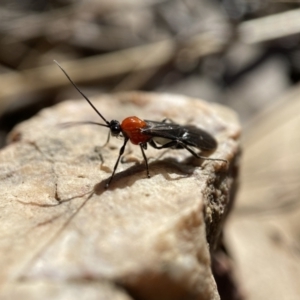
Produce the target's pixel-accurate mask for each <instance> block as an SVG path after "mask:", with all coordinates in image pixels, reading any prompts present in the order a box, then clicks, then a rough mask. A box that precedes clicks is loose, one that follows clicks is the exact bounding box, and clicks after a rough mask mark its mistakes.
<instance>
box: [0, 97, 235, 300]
mask: <svg viewBox="0 0 300 300" xmlns="http://www.w3.org/2000/svg"><path fill="white" fill-rule="evenodd" d="M93 103H94V104H95V106H96V107H98V109H99V110H100V111H101V113H102V114H103V115H104V116H105V117H106V118H107V119H108V120H111V119H117V120H122V119H123V118H124V117H127V116H131V115H137V116H138V117H140V118H142V119H150V120H162V119H163V118H166V117H167V118H171V119H173V120H174V121H176V122H178V123H180V124H186V123H189V124H197V126H200V127H202V128H204V129H206V130H207V131H208V132H210V133H211V134H213V135H214V136H215V137H216V138H217V140H218V142H219V146H218V148H217V150H216V151H215V152H214V153H213V154H212V155H211V157H215V158H222V159H227V160H228V164H227V165H226V164H225V163H222V162H220V161H208V160H205V161H203V160H198V159H195V158H194V157H192V156H191V154H190V153H189V152H187V151H185V150H168V151H162V150H155V149H152V148H151V147H149V149H148V150H147V151H146V154H147V156H148V158H149V163H150V164H149V167H150V173H151V178H150V179H148V178H146V172H145V166H144V163H143V159H142V156H141V153H140V149H139V147H137V146H134V145H129V147H128V148H127V150H126V153H127V154H126V155H125V158H124V163H121V164H120V165H119V168H118V170H117V175H116V176H115V178H114V180H113V182H112V184H111V186H110V188H109V189H108V190H105V189H104V185H105V183H106V180H107V178H109V176H110V174H111V171H112V168H113V166H114V163H115V161H116V158H117V156H118V153H119V148H120V146H121V145H122V141H121V140H118V139H116V138H111V140H110V143H109V145H108V146H106V147H104V148H101V147H99V146H101V145H103V144H104V143H105V141H106V139H107V131H108V129H107V128H104V127H97V126H91V125H84V126H75V127H69V128H62V126H61V125H59V124H61V123H63V122H69V121H82V120H89V121H96V122H100V121H101V120H99V117H98V116H97V115H96V114H95V112H94V111H93V110H92V109H91V107H90V106H89V105H88V104H87V103H86V102H85V101H78V102H75V101H69V102H65V103H62V104H59V105H57V106H56V107H53V108H50V109H45V110H43V111H41V112H40V113H39V114H38V115H37V116H36V117H34V118H32V119H31V120H29V121H26V122H24V123H22V124H20V125H19V126H17V127H16V128H15V129H14V130H13V131H12V133H11V135H10V141H9V144H8V146H7V147H6V148H5V149H3V150H2V151H1V153H0V176H1V181H0V184H1V189H0V192H1V198H0V199H1V200H0V201H1V202H0V205H1V227H0V266H1V268H0V270H1V271H0V284H1V286H0V288H1V289H0V296H3V297H4V298H19V297H18V296H19V295H20V294H22V299H50V298H51V299H53V298H55V299H74V298H76V295H79V294H80V295H86V297H87V298H88V299H94V298H95V299H164V300H166V299H172V300H174V299H219V295H218V292H217V289H216V285H215V281H214V279H213V276H212V273H211V268H210V263H211V260H210V254H209V246H208V244H207V240H208V241H209V243H210V248H214V247H215V246H216V244H217V241H218V238H219V235H220V232H221V229H222V225H223V222H224V219H225V216H226V214H227V212H228V209H229V207H230V205H231V202H232V199H233V194H234V190H235V181H236V178H235V176H236V158H237V156H238V153H239V141H238V139H239V134H240V127H239V125H238V122H237V119H236V116H235V114H234V113H233V112H232V111H230V110H229V109H227V108H224V107H221V106H217V105H209V104H207V103H205V102H202V101H200V100H196V99H189V98H186V97H184V96H174V95H155V94H143V93H126V94H117V95H113V96H101V97H99V99H93ZM102 158H103V159H104V163H102V161H101V159H102Z"/></svg>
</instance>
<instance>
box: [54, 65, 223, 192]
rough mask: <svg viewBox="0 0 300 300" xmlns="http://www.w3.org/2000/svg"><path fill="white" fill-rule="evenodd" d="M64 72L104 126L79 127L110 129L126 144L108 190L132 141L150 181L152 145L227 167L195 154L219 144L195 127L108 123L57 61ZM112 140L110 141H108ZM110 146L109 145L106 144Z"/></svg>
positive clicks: (126, 121)
mask: <svg viewBox="0 0 300 300" xmlns="http://www.w3.org/2000/svg"><path fill="white" fill-rule="evenodd" d="M54 62H55V63H56V64H57V65H58V67H59V68H60V69H61V70H62V72H63V73H64V74H65V75H66V77H67V78H68V80H69V81H70V82H71V84H72V85H73V86H74V87H75V89H76V90H77V91H78V92H79V93H80V94H81V95H82V97H83V98H84V99H85V100H86V101H87V102H88V103H89V105H90V106H91V107H92V108H93V109H94V111H95V112H96V113H97V114H98V116H100V118H101V119H102V120H103V121H104V123H105V124H102V123H97V122H76V123H77V124H93V125H99V126H103V127H107V128H109V129H110V132H109V136H110V135H111V136H114V137H119V136H121V137H123V138H124V142H123V145H122V147H121V148H120V151H119V156H118V158H117V161H116V163H115V165H114V169H113V172H112V175H111V176H110V178H109V180H108V182H107V183H106V185H105V188H108V187H109V185H110V183H111V182H112V179H113V177H114V175H115V173H116V170H117V168H118V165H119V162H120V159H121V157H122V155H123V154H124V151H125V148H126V145H127V143H128V141H130V142H131V143H132V144H134V145H138V146H140V149H141V152H142V155H143V158H144V161H145V165H146V172H147V177H148V178H150V172H149V165H148V159H147V156H146V154H145V151H144V150H147V145H148V144H149V145H150V146H152V147H153V148H155V149H166V148H171V149H186V150H187V151H189V152H190V153H191V154H192V155H193V156H194V157H196V158H199V159H205V160H213V161H222V162H225V163H227V160H225V159H219V158H209V157H206V156H201V155H199V154H198V153H196V152H195V150H194V149H195V148H196V149H199V150H200V151H201V152H200V153H202V152H206V153H211V152H213V151H214V150H216V148H217V146H218V144H217V141H216V140H215V138H214V137H213V136H212V135H211V134H209V133H208V132H206V131H205V130H203V129H200V128H198V127H196V126H193V125H179V124H176V123H174V122H173V121H172V120H170V119H165V120H163V121H161V122H157V121H150V120H142V119H140V118H138V117H136V116H133V117H127V118H125V119H124V120H123V121H122V122H121V123H120V122H119V121H117V120H111V121H107V120H106V119H105V118H104V116H103V115H102V114H101V113H100V112H99V111H98V110H97V108H96V107H95V106H94V104H93V103H92V102H91V101H90V100H89V99H88V97H87V96H85V95H84V94H83V92H82V91H81V90H80V89H79V88H78V86H77V85H76V84H75V83H74V82H73V80H72V79H71V78H70V76H69V75H68V74H67V72H66V71H65V70H64V69H63V68H62V67H61V65H60V64H59V63H58V62H57V61H55V60H54ZM108 140H109V137H108ZM107 142H108V141H107Z"/></svg>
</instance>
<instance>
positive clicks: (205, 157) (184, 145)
mask: <svg viewBox="0 0 300 300" xmlns="http://www.w3.org/2000/svg"><path fill="white" fill-rule="evenodd" d="M178 143H179V144H180V145H181V146H182V147H183V148H184V149H186V150H187V151H189V152H190V153H191V154H193V155H194V156H195V157H197V158H201V159H206V160H218V161H223V162H225V163H226V164H227V163H228V161H227V160H226V159H222V158H212V157H207V156H201V155H199V154H197V153H196V152H195V151H194V150H193V149H191V148H190V147H189V146H187V145H186V144H184V143H183V142H181V141H178Z"/></svg>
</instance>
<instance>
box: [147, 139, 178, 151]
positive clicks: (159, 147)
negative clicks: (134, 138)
mask: <svg viewBox="0 0 300 300" xmlns="http://www.w3.org/2000/svg"><path fill="white" fill-rule="evenodd" d="M149 145H150V146H152V147H153V148H155V149H166V148H172V147H176V146H178V145H179V144H178V142H177V140H175V141H171V142H168V143H166V144H164V145H162V146H158V145H157V144H156V143H155V142H154V141H153V140H150V141H149Z"/></svg>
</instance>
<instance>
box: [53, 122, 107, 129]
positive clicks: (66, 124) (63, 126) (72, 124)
mask: <svg viewBox="0 0 300 300" xmlns="http://www.w3.org/2000/svg"><path fill="white" fill-rule="evenodd" d="M58 125H59V126H60V127H61V128H67V127H72V126H77V125H97V126H104V127H109V126H108V125H106V124H101V123H97V122H91V121H79V122H65V123H60V124H58Z"/></svg>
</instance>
